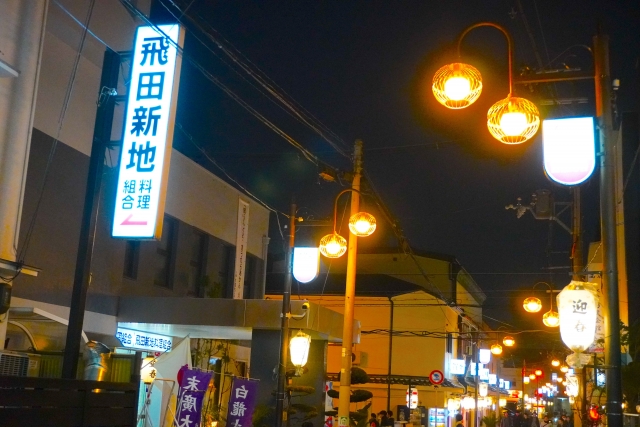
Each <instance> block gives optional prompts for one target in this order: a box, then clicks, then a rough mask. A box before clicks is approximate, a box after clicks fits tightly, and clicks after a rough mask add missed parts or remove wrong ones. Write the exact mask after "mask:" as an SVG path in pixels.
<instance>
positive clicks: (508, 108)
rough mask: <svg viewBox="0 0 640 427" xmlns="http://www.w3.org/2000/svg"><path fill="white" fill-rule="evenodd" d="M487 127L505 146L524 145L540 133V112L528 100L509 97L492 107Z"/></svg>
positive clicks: (488, 115) (488, 113)
mask: <svg viewBox="0 0 640 427" xmlns="http://www.w3.org/2000/svg"><path fill="white" fill-rule="evenodd" d="M487 127H488V128H489V132H490V133H491V135H493V137H494V138H495V139H497V140H498V141H500V142H502V143H503V144H522V143H523V142H526V141H528V140H529V139H531V138H532V137H533V136H534V135H535V134H536V132H538V128H539V127H540V112H538V107H536V105H535V104H534V103H533V102H531V101H529V100H527V99H524V98H518V97H515V96H511V97H507V98H505V99H503V100H500V101H498V102H496V103H495V104H493V106H491V108H490V109H489V111H488V112H487Z"/></svg>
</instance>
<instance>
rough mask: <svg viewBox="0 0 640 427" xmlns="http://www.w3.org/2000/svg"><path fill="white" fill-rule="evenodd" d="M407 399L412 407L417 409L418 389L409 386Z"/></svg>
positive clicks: (408, 404)
mask: <svg viewBox="0 0 640 427" xmlns="http://www.w3.org/2000/svg"><path fill="white" fill-rule="evenodd" d="M405 401H406V402H407V406H408V407H409V408H410V409H416V408H417V407H418V389H417V388H413V387H409V389H408V390H407V395H406V398H405Z"/></svg>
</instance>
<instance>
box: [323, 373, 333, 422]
mask: <svg viewBox="0 0 640 427" xmlns="http://www.w3.org/2000/svg"><path fill="white" fill-rule="evenodd" d="M332 388H333V381H327V382H326V383H325V384H324V411H325V412H327V411H333V398H332V397H331V396H329V393H328V392H329V390H331V389H332ZM324 427H333V417H332V416H331V415H325V417H324Z"/></svg>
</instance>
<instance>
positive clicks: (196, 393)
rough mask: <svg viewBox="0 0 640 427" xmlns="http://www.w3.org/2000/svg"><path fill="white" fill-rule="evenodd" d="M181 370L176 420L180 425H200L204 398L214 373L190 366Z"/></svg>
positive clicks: (196, 426) (190, 426)
mask: <svg viewBox="0 0 640 427" xmlns="http://www.w3.org/2000/svg"><path fill="white" fill-rule="evenodd" d="M181 372H182V376H181V378H180V391H179V399H178V407H177V408H176V420H177V421H178V425H180V426H188V427H200V418H201V417H202V400H203V399H204V394H205V393H206V392H207V389H208V388H209V382H210V381H211V376H212V375H213V373H212V372H203V371H198V370H195V369H189V368H185V369H181Z"/></svg>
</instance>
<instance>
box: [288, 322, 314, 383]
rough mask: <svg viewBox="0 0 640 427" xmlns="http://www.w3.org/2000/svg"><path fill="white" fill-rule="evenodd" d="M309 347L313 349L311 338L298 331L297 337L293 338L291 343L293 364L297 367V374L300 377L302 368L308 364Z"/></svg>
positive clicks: (290, 350)
mask: <svg viewBox="0 0 640 427" xmlns="http://www.w3.org/2000/svg"><path fill="white" fill-rule="evenodd" d="M309 347H311V337H310V336H309V335H307V334H305V333H304V332H302V331H298V333H297V334H296V336H295V337H293V338H291V341H290V342H289V352H290V353H291V363H293V366H295V367H296V374H298V375H300V374H301V373H302V367H303V366H304V365H306V364H307V359H308V358H309Z"/></svg>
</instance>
